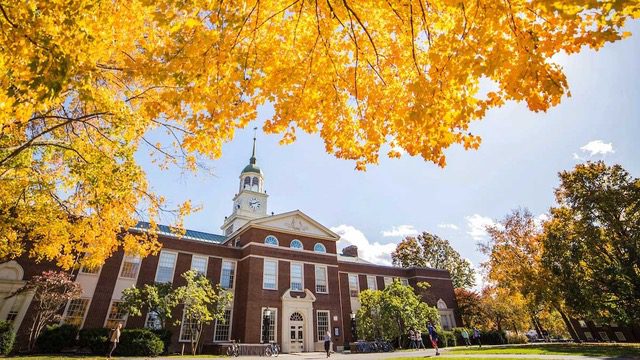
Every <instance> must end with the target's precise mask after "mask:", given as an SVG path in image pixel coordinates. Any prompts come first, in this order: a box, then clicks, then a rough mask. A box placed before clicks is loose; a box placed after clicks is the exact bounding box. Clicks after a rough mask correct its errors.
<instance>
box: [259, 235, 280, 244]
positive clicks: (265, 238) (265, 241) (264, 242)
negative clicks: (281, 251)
mask: <svg viewBox="0 0 640 360" xmlns="http://www.w3.org/2000/svg"><path fill="white" fill-rule="evenodd" d="M269 236H271V237H273V238H274V239H276V243H275V245H274V244H269V243H267V238H268V237H269ZM262 243H263V244H264V245H267V246H280V240H278V238H277V237H276V236H275V235H267V236H265V237H264V240H263V241H262Z"/></svg>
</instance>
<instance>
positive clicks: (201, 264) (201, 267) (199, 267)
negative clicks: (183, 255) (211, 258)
mask: <svg viewBox="0 0 640 360" xmlns="http://www.w3.org/2000/svg"><path fill="white" fill-rule="evenodd" d="M191 270H195V271H197V272H198V274H199V275H202V276H206V275H207V258H206V257H204V256H195V255H194V256H193V257H192V258H191Z"/></svg>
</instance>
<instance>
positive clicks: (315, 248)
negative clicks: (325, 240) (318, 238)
mask: <svg viewBox="0 0 640 360" xmlns="http://www.w3.org/2000/svg"><path fill="white" fill-rule="evenodd" d="M313 251H315V252H319V253H326V252H327V248H326V247H324V245H322V244H320V243H316V244H315V245H313Z"/></svg>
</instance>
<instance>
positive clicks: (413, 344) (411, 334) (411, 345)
mask: <svg viewBox="0 0 640 360" xmlns="http://www.w3.org/2000/svg"><path fill="white" fill-rule="evenodd" d="M409 348H411V349H415V348H416V333H415V331H413V329H409Z"/></svg>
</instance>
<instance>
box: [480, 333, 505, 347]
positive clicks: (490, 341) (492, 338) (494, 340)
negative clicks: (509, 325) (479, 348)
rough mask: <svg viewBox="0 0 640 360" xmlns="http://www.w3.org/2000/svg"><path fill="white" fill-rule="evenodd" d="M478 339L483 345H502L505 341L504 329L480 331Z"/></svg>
mask: <svg viewBox="0 0 640 360" xmlns="http://www.w3.org/2000/svg"><path fill="white" fill-rule="evenodd" d="M480 340H481V341H482V344H483V345H502V344H506V343H507V340H506V336H505V334H504V331H497V330H491V331H481V332H480Z"/></svg>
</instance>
